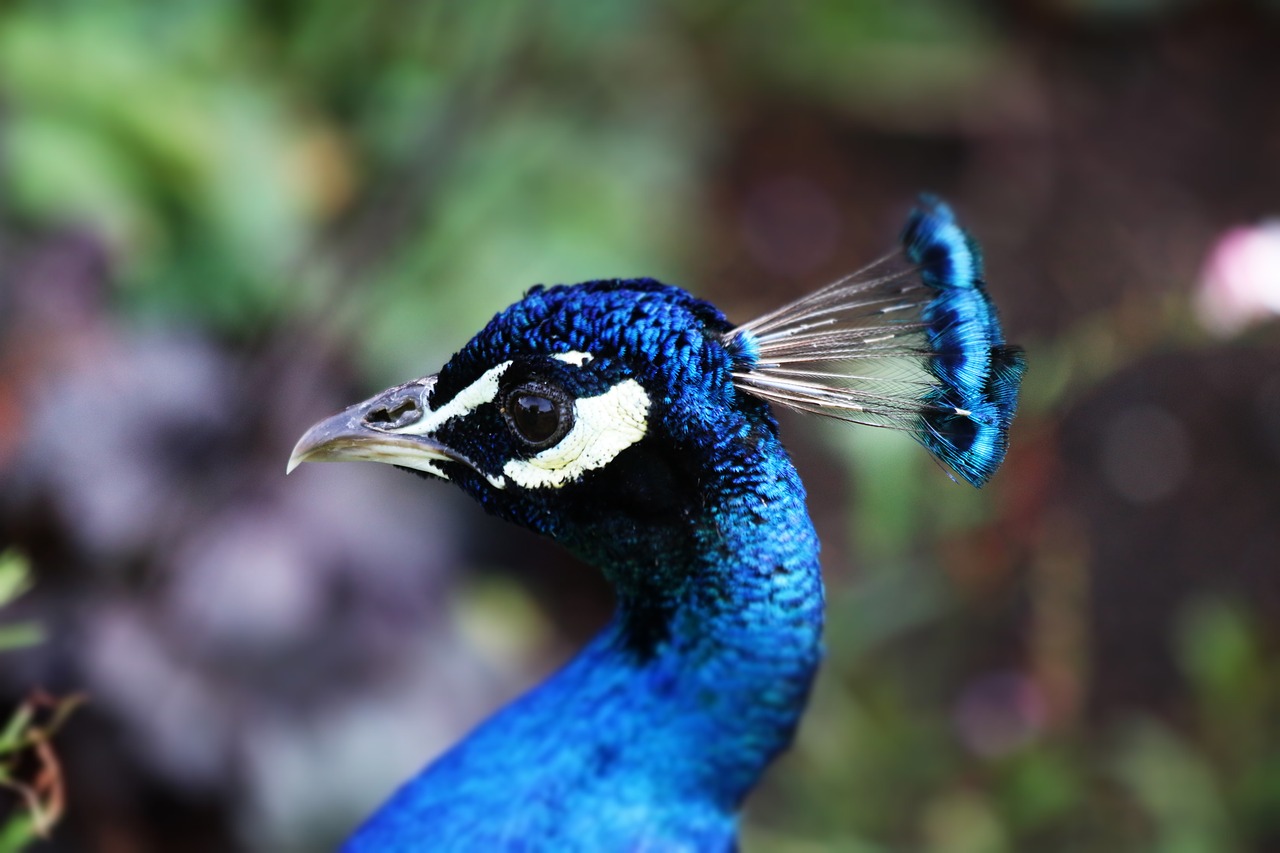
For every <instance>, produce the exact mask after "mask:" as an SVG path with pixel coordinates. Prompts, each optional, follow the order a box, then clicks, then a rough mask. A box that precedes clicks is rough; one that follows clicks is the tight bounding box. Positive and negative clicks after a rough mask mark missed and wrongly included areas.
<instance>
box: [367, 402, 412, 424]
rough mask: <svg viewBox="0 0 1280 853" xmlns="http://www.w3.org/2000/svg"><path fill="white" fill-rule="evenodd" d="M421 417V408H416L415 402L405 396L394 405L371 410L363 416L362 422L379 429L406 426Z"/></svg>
mask: <svg viewBox="0 0 1280 853" xmlns="http://www.w3.org/2000/svg"><path fill="white" fill-rule="evenodd" d="M421 417H422V410H421V409H420V408H418V404H417V402H416V401H414V400H413V399H411V398H405V399H403V400H401V401H400V402H399V403H397V404H395V405H394V406H379V407H378V408H376V409H373V410H371V411H370V412H369V413H368V414H367V415H365V416H364V422H365V423H366V424H368V425H369V426H376V427H379V428H381V429H396V428H398V427H402V426H408V425H409V424H411V423H413V422H414V421H416V420H418V419H419V418H421Z"/></svg>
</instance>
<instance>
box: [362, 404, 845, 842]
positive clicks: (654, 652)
mask: <svg viewBox="0 0 1280 853" xmlns="http://www.w3.org/2000/svg"><path fill="white" fill-rule="evenodd" d="M722 434H727V433H722ZM731 435H736V436H737V437H736V438H734V437H730V438H726V439H724V442H725V444H724V446H722V447H720V448H714V449H713V450H715V451H716V452H717V454H718V455H716V456H715V458H718V459H719V460H720V461H719V463H717V464H715V465H713V466H711V467H710V468H709V469H702V471H701V472H700V473H699V475H698V477H697V480H698V482H699V484H700V488H699V489H698V490H697V493H696V496H695V497H696V499H695V500H694V501H692V502H691V503H688V504H686V505H684V506H683V507H681V508H680V510H679V515H680V516H681V518H682V524H679V525H677V524H674V523H658V522H654V523H652V524H650V525H648V526H647V529H649V530H653V531H657V530H662V531H665V532H664V534H663V535H664V536H666V535H668V534H669V535H670V538H666V539H663V540H662V541H661V542H659V543H658V546H657V547H656V548H653V547H651V548H648V549H646V548H644V547H640V545H639V544H637V543H640V542H643V541H644V540H643V535H644V534H643V533H637V534H635V536H636V538H634V539H633V540H632V541H631V543H629V544H627V543H624V546H623V547H617V548H614V549H613V550H612V554H613V555H614V557H615V559H613V560H612V561H610V560H601V559H596V560H595V561H594V562H595V563H596V565H598V566H600V567H601V568H602V569H603V570H604V571H605V573H606V574H607V575H609V576H610V577H611V578H612V579H613V580H614V584H615V586H616V587H617V588H618V601H619V604H618V609H617V612H616V614H615V616H614V618H613V619H612V620H611V622H610V623H609V624H608V625H607V626H606V627H605V629H604V630H603V631H602V632H601V633H600V634H599V635H598V636H596V637H595V639H594V640H592V641H591V642H590V643H589V644H588V645H587V647H586V648H585V649H583V650H582V652H580V653H579V654H578V655H577V656H576V657H575V658H574V659H573V660H571V661H570V662H569V663H568V664H566V665H565V667H564V668H563V669H561V670H560V671H559V672H558V673H556V674H555V675H554V676H552V677H551V678H550V679H548V680H547V681H546V682H544V683H543V684H542V685H541V686H539V687H538V688H536V689H535V690H533V691H532V692H531V693H528V694H526V695H525V696H523V697H521V698H520V699H517V700H516V701H515V702H513V703H512V704H510V705H508V706H507V707H506V708H504V709H502V710H501V711H499V712H498V713H497V714H495V715H494V716H493V717H492V718H490V719H489V720H488V721H486V722H485V723H484V724H482V725H481V726H480V727H479V728H478V729H476V730H475V731H474V732H472V734H471V735H470V736H469V737H467V738H466V739H465V740H463V741H462V742H461V743H459V744H458V745H457V746H456V747H454V748H453V749H452V750H450V751H449V752H447V753H446V754H445V755H443V756H441V757H440V758H439V759H438V760H437V761H436V762H435V763H434V764H432V765H431V766H430V767H428V768H427V769H426V770H425V771H424V772H423V773H422V774H421V775H419V776H418V777H417V778H415V779H414V780H413V781H411V782H410V783H408V784H407V785H405V786H404V787H403V788H402V789H401V790H400V791H399V792H398V793H397V794H396V796H395V797H394V798H393V799H392V800H391V801H390V802H389V803H388V804H387V805H386V806H385V807H384V808H383V809H382V810H381V811H380V812H379V813H378V814H377V815H375V816H374V817H373V818H371V819H370V820H369V822H368V823H367V824H366V825H365V826H364V827H363V828H362V829H361V830H360V832H359V833H357V835H356V836H355V837H354V838H353V839H352V840H351V842H350V843H349V844H348V846H347V848H346V849H347V850H348V851H364V850H379V851H381V850H388V849H396V850H398V849H402V847H400V846H396V845H397V844H402V846H403V849H418V848H417V847H415V846H414V844H417V843H418V842H419V841H420V839H422V838H444V837H453V836H455V835H456V837H458V838H463V837H465V838H467V839H468V844H469V845H470V848H474V849H506V848H507V847H510V846H512V845H515V846H517V847H520V846H521V845H525V844H526V843H527V840H528V839H540V840H541V841H540V843H541V844H542V845H543V847H545V849H565V850H597V849H623V848H625V849H632V848H635V849H668V848H669V847H673V846H674V847H678V848H679V849H686V848H688V847H690V846H692V847H693V848H694V849H706V850H729V849H733V846H734V838H735V835H736V813H737V811H738V808H739V806H740V805H741V802H742V800H743V798H744V797H745V796H746V795H747V792H748V791H750V790H751V788H752V786H753V785H754V784H755V783H756V781H757V780H758V779H759V777H760V774H761V773H762V772H763V771H764V769H765V767H766V766H767V765H768V764H769V762H770V761H771V760H772V759H773V758H774V757H775V756H776V755H777V754H778V753H779V752H780V751H782V750H783V749H784V748H785V747H786V746H787V745H788V744H789V743H790V740H791V737H792V735H793V733H794V731H795V726H796V723H797V721H798V720H799V718H800V715H801V712H802V711H803V709H804V705H805V701H806V699H807V697H808V693H809V686H810V683H811V681H812V679H813V675H814V673H815V671H816V669H817V666H818V662H819V660H820V658H821V653H822V652H821V633H822V581H821V577H820V573H819V570H818V543H817V538H816V536H815V534H814V531H813V526H812V524H811V523H810V520H809V516H808V513H807V511H806V509H805V504H804V490H803V487H802V486H801V485H800V480H799V477H798V476H797V474H796V472H795V469H794V468H793V467H792V465H791V462H790V460H789V459H788V457H787V455H786V453H785V451H783V449H782V447H781V445H780V444H779V443H778V442H777V437H776V432H775V431H774V430H773V429H772V424H768V423H766V424H765V425H764V426H763V427H761V428H758V429H751V430H748V431H745V432H740V433H733V434H731ZM707 455H708V456H712V455H713V454H707ZM650 463H652V464H656V463H653V460H648V462H646V465H649V464H650ZM651 473H653V472H652V471H651ZM652 479H653V477H650V480H652ZM659 479H660V478H659ZM677 479H678V478H677ZM681 493H682V494H687V493H686V492H681ZM619 536H622V533H621V532H619ZM591 541H594V542H600V541H601V539H600V538H599V537H593V538H592V540H591ZM567 544H571V543H567ZM649 544H653V543H652V542H650V543H649ZM595 556H597V557H598V556H599V554H598V553H597V554H596V555H595ZM646 577H649V578H653V577H656V578H658V579H659V580H660V582H659V583H656V584H654V583H645V582H643V581H642V578H646ZM405 839H411V840H412V843H408V842H405V841H404V840H405ZM681 845H683V846H681ZM470 848H469V849H470ZM530 849H542V848H539V847H537V845H535V846H534V847H531V848H530Z"/></svg>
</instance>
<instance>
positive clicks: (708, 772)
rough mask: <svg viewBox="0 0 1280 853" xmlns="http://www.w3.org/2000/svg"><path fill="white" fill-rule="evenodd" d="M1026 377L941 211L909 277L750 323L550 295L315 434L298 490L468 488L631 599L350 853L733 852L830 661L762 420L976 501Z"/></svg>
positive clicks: (807, 526) (359, 836)
mask: <svg viewBox="0 0 1280 853" xmlns="http://www.w3.org/2000/svg"><path fill="white" fill-rule="evenodd" d="M1023 368H1024V360H1023V355H1022V351H1021V350H1019V349H1017V348H1015V347H1010V346H1007V345H1006V344H1005V341H1004V336H1003V333H1002V331H1001V329H1000V324H999V321H998V319H997V317H996V311H995V308H994V306H993V305H992V303H991V300H990V298H989V297H988V295H987V292H986V287H985V284H984V282H983V278H982V263H981V260H980V257H979V254H978V249H977V246H976V244H974V242H973V241H972V240H970V239H969V237H968V236H967V235H966V234H965V232H964V231H963V230H962V229H961V228H960V226H959V225H958V224H957V223H956V221H955V218H954V216H953V214H952V212H951V210H950V209H949V208H948V207H947V206H946V205H945V204H943V203H942V202H940V201H937V200H936V199H932V198H929V197H924V198H922V200H921V203H920V205H919V206H918V207H917V209H915V210H914V211H913V212H912V213H911V216H910V219H909V221H908V223H907V226H906V229H905V231H904V233H903V237H902V241H901V246H900V248H899V249H898V250H897V251H895V252H894V253H892V254H891V255H889V256H887V257H885V258H883V259H881V260H880V261H878V262H876V263H874V264H872V265H871V266H869V267H867V268H865V269H863V270H861V271H859V272H858V273H855V274H854V275H852V276H849V277H847V278H845V279H843V280H841V281H838V282H836V283H835V284H833V285H831V286H829V287H827V288H824V289H823V290H820V291H818V292H816V293H814V294H812V295H810V296H808V297H805V298H803V299H800V300H799V301H797V302H795V303H792V304H791V305H788V306H786V307H784V308H782V309H780V310H778V311H775V312H773V313H772V314H769V315H767V316H765V317H761V318H759V319H757V320H754V321H752V322H749V323H745V324H742V325H739V326H734V325H732V324H731V323H730V322H729V321H728V320H726V319H725V317H724V315H723V314H722V313H721V312H720V311H719V310H717V309H716V308H715V307H713V306H712V305H710V304H708V303H707V302H704V301H701V300H699V299H696V298H694V297H693V296H691V295H689V294H688V293H687V292H685V291H684V290H681V289H679V288H676V287H671V286H668V285H665V284H661V283H659V282H656V281H653V280H651V279H634V280H610V281H593V282H587V283H585V284H579V285H573V286H557V287H550V288H542V287H535V288H533V289H532V290H530V291H529V292H528V293H527V294H526V295H525V297H524V298H523V299H521V300H520V301H519V302H517V303H515V304H514V305H512V306H510V307H509V308H507V309H506V310H505V311H502V312H501V313H499V314H498V315H497V316H496V317H494V319H493V320H492V321H491V322H490V323H489V324H488V325H487V326H486V327H485V328H484V329H483V330H481V331H480V333H479V334H477V335H476V336H475V337H474V338H472V339H471V341H469V342H468V343H467V344H466V345H465V346H464V347H463V348H462V349H461V350H459V351H458V352H457V353H456V354H455V355H454V356H453V357H452V358H450V359H449V361H448V363H446V364H445V365H444V367H443V368H442V369H441V370H440V372H439V373H437V374H435V375H432V376H427V377H425V378H422V379H417V380H414V381H412V382H409V383H406V384H404V385H399V386H396V387H394V388H391V389H389V390H387V391H384V392H382V393H381V394H378V395H377V396H375V397H373V398H372V399H369V400H367V401H365V402H363V403H360V404H358V405H356V406H353V407H351V408H350V409H347V410H346V411H344V412H342V413H340V414H338V415H336V416H334V417H332V418H330V419H328V420H324V421H322V422H320V423H318V424H316V425H315V426H313V427H312V428H311V429H310V430H309V431H308V432H307V433H306V434H305V435H304V436H303V437H302V439H301V440H300V441H299V442H298V445H297V447H296V448H295V449H294V452H293V456H292V458H291V460H290V462H289V469H290V470H292V469H293V468H294V467H295V466H296V465H298V464H299V463H300V462H302V461H308V460H319V461H325V460H361V459H362V460H370V461H375V462H386V463H390V464H392V465H396V466H398V467H401V468H407V469H413V470H415V471H417V472H420V473H424V474H427V475H430V476H433V477H438V478H441V479H445V480H449V481H451V482H453V483H455V484H456V485H458V486H459V487H461V488H462V489H463V490H464V491H466V492H467V493H468V494H470V495H471V496H472V497H473V498H475V500H477V501H478V502H479V503H480V505H481V506H482V507H484V509H485V510H486V511H488V512H490V513H492V514H494V515H497V516H500V517H502V518H505V519H507V520H509V521H513V522H515V523H516V524H520V525H523V526H525V527H527V528H529V529H531V530H534V531H537V532H538V533H542V534H545V535H547V536H550V537H551V538H553V539H555V540H556V541H558V542H560V543H562V544H563V545H564V546H565V547H567V548H569V549H570V550H571V551H573V552H574V553H575V554H577V555H578V556H580V557H581V558H582V559H584V560H585V561H587V562H589V563H591V564H592V565H595V566H597V567H599V569H600V570H601V571H602V572H604V574H605V576H606V577H607V578H608V580H609V581H610V582H611V583H612V585H613V587H614V589H615V591H616V597H617V609H616V612H615V615H614V617H613V618H612V620H611V621H610V622H609V624H608V625H607V626H606V627H605V628H604V630H603V631H601V633H600V634H599V635H598V636H597V637H596V638H595V639H594V640H593V641H592V642H591V643H590V644H589V645H587V647H586V648H585V649H583V651H582V652H581V653H580V654H579V655H578V656H577V657H575V658H574V659H573V660H572V661H570V662H569V663H568V664H567V665H566V666H565V667H564V668H563V669H561V670H560V671H559V672H558V673H556V674H555V675H554V676H552V677H551V678H549V679H548V680H547V681H546V682H545V683H543V684H542V685H541V686H539V687H537V688H536V689H534V690H533V691H532V692H530V693H529V694H527V695H525V696H524V697H522V698H520V699H518V700H516V701H515V702H513V703H512V704H510V705H509V706H507V707H506V708H504V709H502V710H500V711H498V712H497V713H496V714H495V715H494V716H493V717H492V718H490V719H489V720H487V721H486V722H484V723H483V724H481V725H480V726H479V727H478V728H477V729H476V730H475V731H473V732H472V733H471V734H470V735H469V736H468V737H467V738H466V739H464V740H463V741H462V742H461V743H459V744H458V745H456V746H455V747H453V748H452V749H451V750H449V751H448V752H446V753H445V754H444V755H443V756H441V757H440V758H438V759H437V760H436V761H435V762H434V763H432V764H431V765H430V766H428V767H427V768H426V769H425V770H423V771H422V772H421V774H420V775H418V776H417V777H416V778H414V779H413V780H411V781H410V782H408V783H407V784H406V785H404V786H403V787H402V788H401V789H400V790H399V791H398V792H397V793H396V794H395V795H394V796H393V797H392V798H391V799H390V801H388V802H387V803H386V804H385V805H384V806H383V807H382V808H381V809H380V810H379V811H378V812H377V813H376V814H374V815H373V817H371V818H370V819H369V820H368V821H367V822H366V823H365V824H364V825H363V826H362V827H361V828H360V829H359V830H358V831H357V832H356V834H355V835H354V836H353V837H352V838H351V839H350V840H349V841H348V843H347V846H346V848H345V849H346V850H348V851H374V850H377V851H409V850H584V851H601V850H699V851H702V850H707V851H715V850H732V849H735V847H736V838H737V813H738V810H739V807H740V806H741V804H742V802H743V799H744V798H745V797H746V795H747V794H748V792H750V791H751V789H752V787H753V786H754V785H755V783H756V781H757V780H758V779H759V777H760V775H761V773H762V772H763V770H764V769H765V767H766V766H767V765H768V764H769V762H770V761H772V760H773V758H774V757H775V756H777V755H778V754H779V753H780V752H781V751H782V750H784V749H785V748H786V747H787V745H788V744H789V743H790V741H791V738H792V735H793V733H794V731H795V728H796V724H797V721H798V720H799V718H800V715H801V713H802V711H803V709H804V706H805V703H806V700H807V697H808V694H809V687H810V684H811V682H812V680H813V676H814V673H815V671H816V669H817V667H818V664H819V661H820V660H821V657H822V643H821V635H822V620H823V614H822V608H823V588H822V579H821V576H820V573H819V567H818V540H817V537H816V536H815V534H814V530H813V525H812V524H811V522H810V520H809V515H808V512H807V510H806V508H805V492H804V487H803V486H802V485H801V483H800V477H799V476H798V474H797V473H796V470H795V468H794V467H793V466H792V464H791V460H790V459H789V458H788V456H787V453H786V451H785V450H784V449H783V446H782V442H781V441H780V439H779V437H778V425H777V423H776V421H775V420H774V416H773V414H772V412H771V409H770V404H774V403H776V404H779V405H783V406H789V407H792V408H796V409H800V410H802V411H808V412H813V413H816V414H822V415H829V416H832V417H836V418H840V419H843V420H847V421H852V422H857V423H866V424H871V425H874V426H881V427H888V428H893V429H898V430H902V431H905V432H907V433H908V434H910V435H911V436H913V437H914V438H915V439H916V440H918V441H919V442H920V443H921V444H923V445H924V446H925V447H926V448H927V449H928V450H929V451H930V452H931V453H932V454H933V455H934V456H935V457H936V458H937V459H938V460H940V461H941V462H942V463H943V464H944V465H946V466H947V467H949V468H950V469H951V470H952V471H954V472H955V474H957V475H958V476H959V477H961V478H962V479H964V480H966V481H968V482H970V483H972V484H973V485H975V486H980V485H982V484H983V483H984V482H985V481H986V480H987V479H988V478H989V477H990V476H991V475H992V473H994V471H995V470H996V468H997V466H999V464H1000V462H1001V460H1002V459H1003V457H1004V453H1005V443H1006V436H1007V433H1008V428H1009V424H1010V421H1011V419H1012V418H1013V414H1014V410H1015V408H1016V406H1017V395H1018V386H1019V383H1020V380H1021V376H1022V372H1023Z"/></svg>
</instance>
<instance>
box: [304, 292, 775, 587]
mask: <svg viewBox="0 0 1280 853" xmlns="http://www.w3.org/2000/svg"><path fill="white" fill-rule="evenodd" d="M730 328H731V327H730V324H729V323H728V322H727V321H726V320H725V318H724V315H723V314H721V313H720V311H719V310H718V309H716V308H715V307H714V306H712V305H710V304H709V303H707V302H703V301H701V300H699V299H696V298H694V297H692V296H690V295H689V294H688V293H686V292H685V291H683V290H681V289H679V288H675V287H670V286H668V285H664V284H661V283H659V282H656V281H653V280H651V279H639V280H611V281H597V282H589V283H586V284H580V285H574V286H558V287H552V288H545V289H544V288H534V289H533V290H531V291H530V292H529V293H528V294H527V295H526V296H525V297H524V298H523V299H521V300H520V301H519V302H516V303H515V304H513V305H511V306H510V307H509V308H507V309H506V310H504V311H502V312H501V313H499V314H498V315H497V316H496V317H494V318H493V320H492V321H490V322H489V324H488V325H487V326H485V328H484V329H483V330H481V331H480V333H479V334H477V335H476V336H475V337H474V338H472V339H471V340H470V341H469V342H468V343H467V344H466V345H465V346H464V347H463V348H462V349H461V350H459V351H458V352H457V353H455V354H454V355H453V357H452V358H450V359H449V361H448V362H447V363H446V364H445V365H444V367H443V368H442V369H441V370H440V372H439V373H437V374H434V375H431V376H426V377H424V378H421V379H417V380H414V381H412V382H408V383H406V384H403V385H398V386H396V387H394V388H390V389H388V390H386V391H383V392H382V393H380V394H377V395H375V396H374V397H372V398H370V399H369V400H366V401H364V402H363V403H360V404H358V405H355V406H352V407H351V408H349V409H347V410H346V411H344V412H341V413H339V414H338V415H335V416H333V417H332V418H329V419H327V420H324V421H321V422H320V423H318V424H316V425H315V426H313V427H312V428H311V429H310V430H309V431H308V432H307V433H306V434H305V435H304V436H303V437H302V439H301V440H300V441H299V442H298V445H297V447H296V448H295V449H294V452H293V456H292V458H291V459H290V462H289V469H290V470H292V469H293V468H294V467H295V466H297V465H298V464H299V463H301V462H303V461H328V460H370V461H375V462H385V463H389V464H392V465H396V466H399V467H401V468H407V469H412V470H414V471H417V472H420V473H422V474H425V475H429V476H433V477H439V478H442V479H446V480H449V481H451V482H453V483H456V484H457V485H458V486H460V487H461V488H462V489H463V490H465V491H466V492H468V493H469V494H470V495H471V496H472V497H474V498H475V499H476V500H477V501H478V502H479V503H480V504H481V505H482V506H483V507H484V508H485V509H486V510H487V511H489V512H491V513H493V514H495V515H498V516H500V517H503V518H506V519H508V520H510V521H514V522H516V523H518V524H521V525H524V526H526V527H528V528H531V529H533V530H535V531H537V532H539V533H544V534H547V535H550V536H552V537H553V538H556V539H558V540H560V541H561V542H563V543H564V544H566V545H568V546H569V547H570V548H572V549H573V550H575V551H577V552H578V553H580V554H581V555H582V556H583V557H584V558H586V559H588V560H589V561H592V562H595V563H597V564H598V565H602V566H605V567H615V569H619V570H620V569H622V568H624V567H626V566H628V565H631V566H634V567H635V568H636V569H638V570H639V569H641V568H642V567H647V569H645V570H646V571H652V570H653V568H654V567H655V566H656V565H659V564H668V565H670V564H674V563H675V562H678V561H677V560H674V559H672V558H677V557H679V556H681V551H682V550H683V549H685V548H689V547H693V544H694V542H693V539H694V537H696V536H697V530H696V526H697V525H696V521H697V519H698V518H699V517H700V516H701V515H703V514H704V513H703V512H702V510H704V509H707V508H708V504H709V502H711V501H712V500H713V499H714V498H715V497H716V496H718V495H720V494H722V492H723V488H722V487H723V485H724V476H723V475H724V474H725V472H726V471H727V470H730V469H732V470H740V467H741V466H740V465H735V464H734V460H735V457H740V456H741V455H742V454H744V453H747V452H750V448H751V447H754V446H755V445H756V444H758V443H759V440H760V439H761V438H762V437H766V436H768V437H773V436H775V435H776V433H775V429H776V427H775V424H774V421H773V419H772V416H771V415H770V414H769V411H768V406H767V404H766V403H764V402H762V401H761V400H758V399H756V398H754V397H751V396H748V395H744V394H743V393H742V392H741V391H739V390H737V389H736V388H735V386H734V380H733V372H734V368H735V362H741V359H742V358H743V357H744V356H743V355H742V354H741V353H740V352H738V349H740V348H739V347H735V346H734V344H733V343H732V339H731V338H730V337H729V336H728V335H727V333H728V332H729V330H730Z"/></svg>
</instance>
